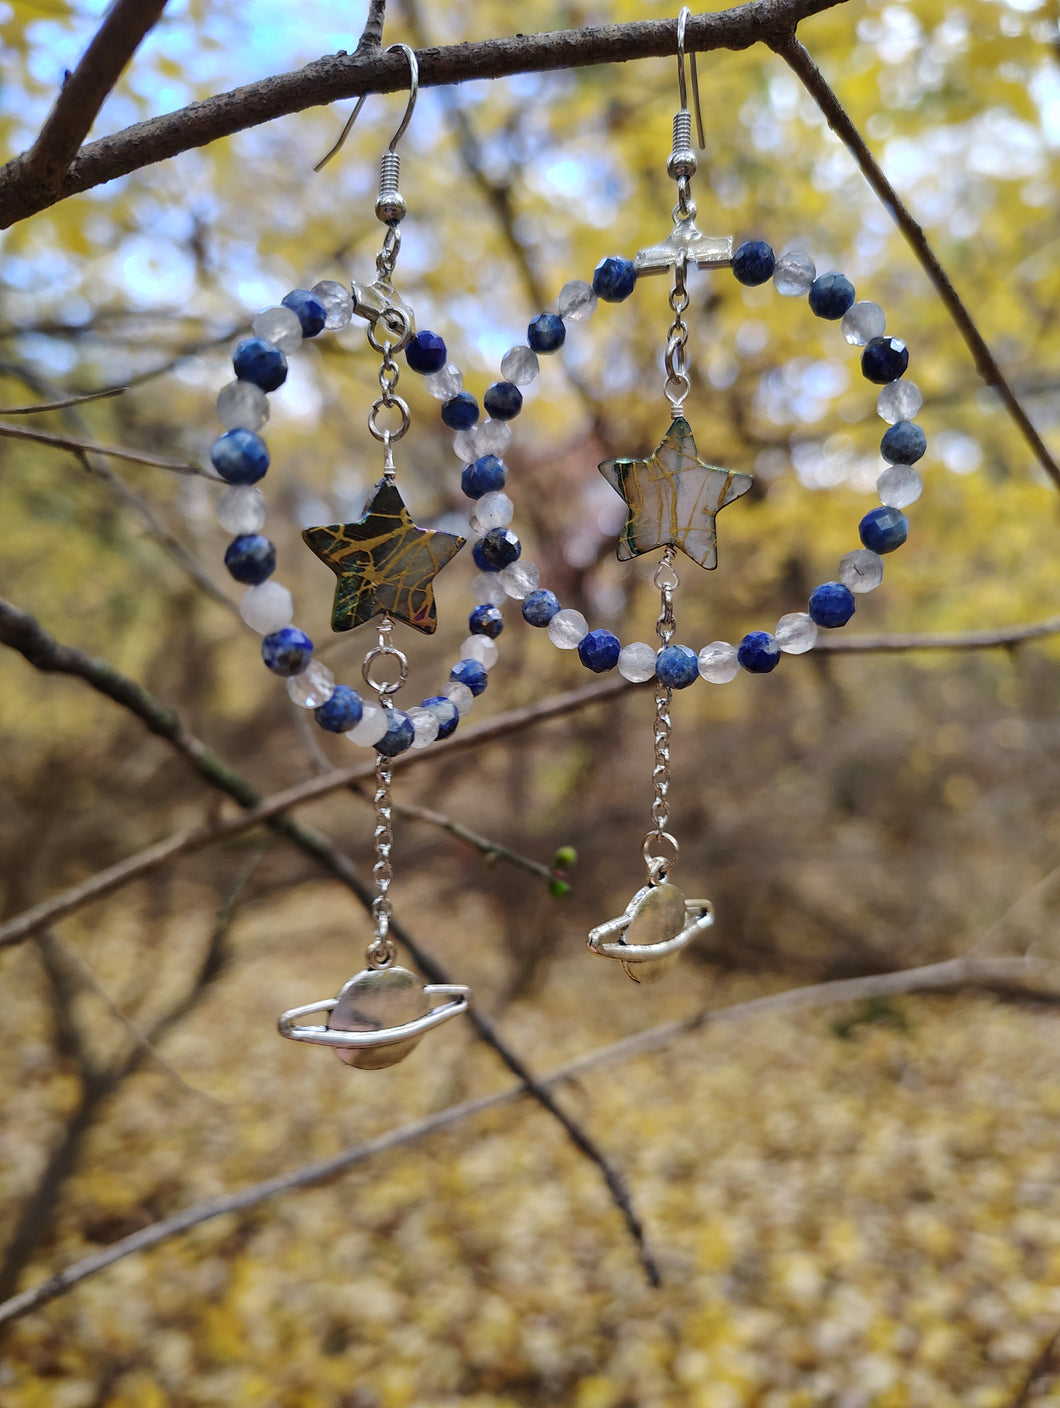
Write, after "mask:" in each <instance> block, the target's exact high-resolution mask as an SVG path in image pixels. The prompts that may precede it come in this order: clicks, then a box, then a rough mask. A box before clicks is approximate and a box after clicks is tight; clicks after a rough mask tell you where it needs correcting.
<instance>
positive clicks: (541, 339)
mask: <svg viewBox="0 0 1060 1408" xmlns="http://www.w3.org/2000/svg"><path fill="white" fill-rule="evenodd" d="M566 337H567V329H566V328H565V327H564V326H563V319H562V318H561V317H559V316H558V315H557V314H556V313H539V314H538V315H537V317H536V318H535V319H534V321H533V322H532V323H531V324H530V326H529V327H528V328H527V330H526V340H527V342H528V343H529V344H530V350H531V351H532V352H555V351H556V349H557V348H559V347H562V346H563V343H564V341H565V340H566Z"/></svg>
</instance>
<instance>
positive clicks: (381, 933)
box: [365, 754, 397, 968]
mask: <svg viewBox="0 0 1060 1408" xmlns="http://www.w3.org/2000/svg"><path fill="white" fill-rule="evenodd" d="M390 776H391V762H390V759H389V758H385V757H383V756H382V754H380V756H379V758H378V760H377V762H376V765H375V798H374V801H375V832H374V833H373V836H372V840H373V842H374V844H375V864H374V865H373V866H372V879H373V880H374V881H375V888H376V896H375V899H374V900H373V901H372V917H373V918H374V920H375V937H374V938H373V939H372V942H371V943H370V944H369V945H368V951H367V953H366V955H365V957H366V959H367V961H368V966H369V968H388V967H389V966H390V964H391V963H393V961H394V958H395V956H396V952H397V950H396V949H395V948H394V941H393V939H391V937H390V916H391V914H392V913H393V909H392V906H391V904H390V882H391V881H392V880H393V878H394V868H393V866H392V865H391V864H390V849H391V847H392V846H393V844H394V831H393V826H392V812H391V806H390Z"/></svg>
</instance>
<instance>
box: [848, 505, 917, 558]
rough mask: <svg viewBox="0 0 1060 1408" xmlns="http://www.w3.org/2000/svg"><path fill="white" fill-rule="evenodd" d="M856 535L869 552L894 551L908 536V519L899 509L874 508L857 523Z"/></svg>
mask: <svg viewBox="0 0 1060 1408" xmlns="http://www.w3.org/2000/svg"><path fill="white" fill-rule="evenodd" d="M858 535H859V537H860V538H861V541H862V542H863V543H864V545H865V546H866V547H867V548H868V549H869V551H870V552H875V553H880V554H882V553H885V552H894V550H895V548H900V547H901V546H902V544H903V543H904V542H905V540H906V538H907V537H908V536H909V520H908V518H906V516H905V514H904V513H902V511H901V509H897V508H874V509H873V510H872V511H871V512H870V513H867V514H866V515H865V517H864V518H863V519H862V520H861V522H860V523H859V524H858Z"/></svg>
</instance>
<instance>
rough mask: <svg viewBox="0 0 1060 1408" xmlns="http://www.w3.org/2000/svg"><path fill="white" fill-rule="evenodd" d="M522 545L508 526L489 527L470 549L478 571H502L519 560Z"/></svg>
mask: <svg viewBox="0 0 1060 1408" xmlns="http://www.w3.org/2000/svg"><path fill="white" fill-rule="evenodd" d="M522 550H523V545H522V543H521V542H520V541H519V539H518V538H517V537H516V536H515V534H514V533H513V532H512V530H511V529H510V528H491V529H490V530H489V532H488V533H487V534H486V536H485V537H484V538H479V540H478V542H477V543H476V544H475V546H474V547H473V548H472V549H471V556H472V557H473V558H474V560H475V566H476V567H477V568H478V570H479V571H480V572H503V571H504V569H505V568H506V567H510V566H511V564H512V563H513V562H517V561H518V560H519V555H520V553H521V552H522Z"/></svg>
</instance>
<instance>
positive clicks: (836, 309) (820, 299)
mask: <svg viewBox="0 0 1060 1408" xmlns="http://www.w3.org/2000/svg"><path fill="white" fill-rule="evenodd" d="M809 301H810V310H811V312H814V313H816V314H817V316H818V317H819V318H827V319H828V321H829V322H830V323H834V322H835V321H836V320H837V319H839V318H841V317H842V316H843V314H844V313H845V312H846V311H847V309H848V308H849V307H850V305H851V304H852V303H853V302H854V285H853V284H852V283H851V282H850V280H849V279H848V278H845V277H844V276H843V275H842V274H822V275H821V277H820V278H819V279H814V281H813V283H812V284H811V285H810V294H809Z"/></svg>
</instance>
